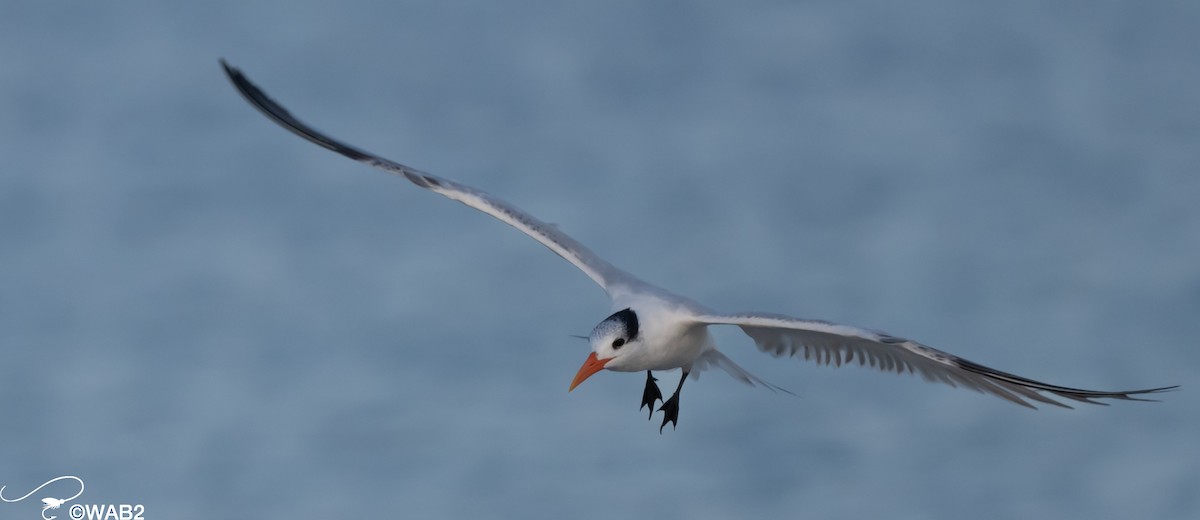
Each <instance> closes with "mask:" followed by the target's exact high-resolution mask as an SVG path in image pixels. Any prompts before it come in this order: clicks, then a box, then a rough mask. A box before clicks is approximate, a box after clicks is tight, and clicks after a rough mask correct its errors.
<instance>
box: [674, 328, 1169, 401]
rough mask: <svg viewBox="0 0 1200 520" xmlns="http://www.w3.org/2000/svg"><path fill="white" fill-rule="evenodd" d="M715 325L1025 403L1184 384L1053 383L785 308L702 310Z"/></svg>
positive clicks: (821, 358) (763, 344)
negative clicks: (1108, 387)
mask: <svg viewBox="0 0 1200 520" xmlns="http://www.w3.org/2000/svg"><path fill="white" fill-rule="evenodd" d="M696 321H698V322H700V323H706V324H709V325H736V326H738V327H740V328H741V329H742V331H743V332H745V333H746V334H747V335H748V336H750V338H751V339H753V340H754V343H755V344H756V345H757V346H758V349H759V350H761V351H763V352H766V353H768V354H771V355H772V356H775V357H803V358H804V359H805V360H809V361H815V362H817V363H818V364H822V365H834V366H841V365H842V364H851V363H858V364H859V365H861V366H869V367H872V368H877V369H879V370H882V371H884V372H896V373H898V374H903V373H905V372H909V373H912V374H917V375H920V376H921V377H922V378H924V379H925V380H926V381H930V382H934V383H943V384H947V385H950V386H953V387H963V388H969V389H972V390H976V391H978V392H982V393H985V394H991V395H994V396H996V397H999V398H1001V399H1005V400H1008V401H1011V402H1013V403H1016V404H1019V405H1021V406H1026V407H1029V408H1035V407H1034V406H1033V405H1032V404H1030V401H1034V402H1037V403H1043V404H1051V405H1055V406H1061V407H1064V408H1070V406H1067V405H1066V404H1064V403H1061V402H1059V401H1056V400H1054V399H1051V398H1049V397H1047V396H1046V395H1043V394H1052V395H1054V396H1057V397H1060V398H1065V399H1070V400H1073V401H1079V402H1084V403H1091V404H1106V403H1103V402H1100V401H1097V399H1123V400H1129V401H1152V399H1146V398H1144V397H1140V396H1142V395H1146V394H1155V393H1159V392H1166V391H1169V390H1174V389H1176V388H1178V386H1166V387H1161V388H1148V389H1143V390H1124V391H1098V390H1084V389H1079V388H1070V387H1065V386H1058V385H1051V384H1048V383H1043V382H1040V381H1035V380H1033V379H1029V378H1026V377H1021V376H1018V375H1015V374H1010V373H1008V372H1002V371H1000V370H996V369H993V368H989V367H986V366H984V365H980V364H978V363H975V362H972V361H969V360H966V359H963V358H960V357H958V356H955V355H953V354H950V353H948V352H943V351H941V350H938V349H935V348H932V347H928V346H925V345H922V344H920V343H917V342H915V341H912V340H908V339H904V338H901V337H898V336H892V335H890V334H887V333H883V332H879V331H874V330H869V329H863V328H859V327H852V326H848V325H839V324H836V323H830V322H827V321H820V320H802V319H798V318H792V317H790V316H784V315H780V314H765V313H745V314H733V315H711V316H698V317H696Z"/></svg>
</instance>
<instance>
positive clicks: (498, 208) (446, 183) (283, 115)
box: [221, 60, 657, 299]
mask: <svg viewBox="0 0 1200 520" xmlns="http://www.w3.org/2000/svg"><path fill="white" fill-rule="evenodd" d="M221 66H222V67H223V68H224V69H225V74H226V75H228V76H229V81H230V82H232V83H233V86H234V88H236V89H237V91H238V92H239V93H241V95H242V97H244V98H246V101H249V102H250V104H251V105H254V108H257V109H258V110H259V111H260V112H262V113H263V114H264V115H266V116H267V117H268V118H270V119H271V120H272V121H274V122H276V123H278V124H279V125H280V126H282V127H284V128H286V129H288V130H290V131H292V133H294V134H296V135H299V136H300V137H303V138H305V139H307V140H309V141H311V142H313V143H315V144H318V145H320V146H322V147H325V148H327V149H329V150H332V151H334V152H337V153H340V154H342V155H344V156H346V157H349V158H351V159H354V160H356V161H358V162H362V163H366V164H368V165H370V166H374V167H376V168H379V169H381V170H383V171H386V172H388V173H390V174H392V175H399V176H403V177H404V178H406V179H408V180H409V181H411V182H412V183H413V184H416V185H417V186H420V187H422V188H425V189H427V190H429V191H432V192H434V193H437V194H439V195H442V196H444V197H446V198H449V199H452V200H457V201H459V202H461V203H463V204H466V205H467V206H470V207H472V208H475V209H477V210H479V211H482V212H484V213H487V214H488V215H491V216H493V217H495V218H496V219H498V220H500V221H501V222H504V223H505V224H508V225H510V226H512V227H514V228H517V229H518V230H520V231H521V232H522V233H525V234H526V235H529V236H530V237H532V238H533V239H534V240H537V241H538V242H540V243H541V244H542V245H544V246H546V247H547V248H549V249H550V250H551V251H553V252H554V254H556V255H558V256H561V257H562V258H563V259H565V260H566V261H568V262H571V264H572V265H574V266H575V267H578V268H579V270H581V271H583V274H586V275H587V276H588V278H591V279H592V281H594V282H596V284H597V285H599V286H600V288H601V289H604V292H605V293H607V294H608V295H609V297H610V298H614V299H615V298H616V297H618V296H620V295H623V294H627V293H631V292H634V291H635V290H637V289H645V288H652V287H653V286H650V285H649V284H647V283H645V282H643V281H641V280H639V279H638V278H637V277H635V276H633V275H631V274H629V273H626V272H625V271H622V270H620V269H617V268H616V267H614V266H613V265H612V264H610V263H608V262H607V261H605V260H604V259H603V258H600V257H599V256H597V255H596V254H595V253H593V252H592V251H591V250H589V249H588V248H587V247H584V245H583V244H580V243H579V242H577V241H576V240H575V239H573V238H571V237H570V236H567V234H566V233H563V232H562V231H559V230H558V228H556V227H555V226H553V225H550V224H547V223H545V222H542V221H541V220H538V219H537V218H534V217H533V216H532V215H530V214H528V213H525V212H524V211H521V210H520V209H518V208H517V207H516V206H513V205H512V204H509V203H507V202H505V201H503V200H500V199H498V198H496V197H493V196H492V195H489V194H488V193H486V192H484V191H483V190H479V189H476V188H473V187H471V186H467V185H465V184H461V183H458V182H454V181H452V180H449V179H444V178H441V177H437V176H435V175H430V174H428V173H425V172H423V171H420V170H418V169H416V168H412V167H409V166H405V165H403V164H400V163H398V162H395V161H392V160H389V159H385V158H383V157H380V156H378V155H375V154H372V153H369V152H366V151H363V150H360V149H358V148H355V147H353V146H350V145H347V144H345V143H342V142H341V141H338V140H336V139H333V138H332V137H329V136H327V135H325V134H322V133H321V132H318V131H317V130H316V129H314V128H313V127H311V126H308V125H306V124H304V123H303V122H301V121H300V120H299V119H296V118H295V117H294V116H292V114H291V113H289V112H288V111H287V109H285V108H283V106H282V105H280V104H279V103H276V102H275V101H274V100H273V99H271V98H270V97H268V96H267V95H266V93H264V92H263V91H262V90H261V89H259V88H258V87H257V86H256V85H254V84H253V83H251V82H250V80H249V79H247V78H246V75H245V74H243V73H242V71H240V70H238V69H237V68H235V67H232V66H230V65H229V64H228V63H226V62H225V60H221ZM655 289H657V288H655Z"/></svg>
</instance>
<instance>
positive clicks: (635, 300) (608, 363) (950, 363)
mask: <svg viewBox="0 0 1200 520" xmlns="http://www.w3.org/2000/svg"><path fill="white" fill-rule="evenodd" d="M221 63H222V66H223V67H224V69H225V72H226V74H227V75H228V76H229V79H230V81H231V82H232V83H233V85H234V86H235V87H236V88H237V90H238V92H240V93H241V94H242V96H243V97H245V98H246V100H247V101H249V102H250V103H251V104H252V105H254V106H255V107H256V108H258V109H259V110H260V111H261V112H262V113H263V114H264V115H266V116H267V117H269V118H270V119H272V120H273V121H275V122H276V123H278V124H280V125H281V126H283V127H284V128H286V129H288V130H290V131H292V132H293V133H295V134H297V135H299V136H301V137H303V138H305V139H307V140H309V141H311V142H313V143H315V144H318V145H320V146H323V147H325V148H327V149H329V150H332V151H334V152H337V153H340V154H342V155H345V156H347V157H349V158H351V159H354V160H356V161H359V162H363V163H366V164H368V165H370V166H373V167H376V168H379V169H382V170H384V171H386V172H388V173H391V174H393V175H398V176H402V177H404V178H406V179H408V180H409V181H411V182H412V183H414V184H416V185H417V186H420V187H422V188H425V189H428V190H430V191H433V192H435V193H437V194H439V195H442V196H445V197H447V198H450V199H452V200H456V201H459V202H461V203H463V204H465V205H467V206H470V207H471V208H474V209H476V210H479V211H482V212H484V213H487V214H488V215H491V216H493V217H495V218H497V219H499V220H500V221H502V222H505V223H507V224H509V225H510V226H512V227H514V228H516V229H518V230H519V231H521V232H523V233H525V234H526V235H529V236H530V237H531V238H533V239H534V240H537V241H538V242H540V243H541V244H542V245H544V246H546V247H547V248H549V249H550V250H551V251H552V252H554V253H555V254H557V255H559V256H560V257H562V258H563V259H565V260H567V261H568V262H570V263H572V264H573V265H575V266H576V267H578V268H579V269H580V270H581V271H583V273H584V274H585V275H587V276H588V277H589V278H591V279H592V280H593V281H595V282H596V284H597V285H599V286H600V288H601V289H603V290H604V291H605V293H607V294H608V296H609V298H610V299H611V301H612V309H613V311H614V314H613V315H612V316H610V317H609V318H607V319H605V320H604V321H602V322H600V324H599V325H597V326H596V328H595V329H594V330H593V331H592V334H591V335H590V336H589V338H588V339H589V342H590V344H591V347H592V354H591V355H590V356H589V357H588V359H587V361H585V362H584V365H583V367H581V368H580V370H579V373H578V374H576V377H575V380H574V381H573V382H572V383H571V386H570V388H571V389H574V388H575V386H576V385H578V384H579V383H581V382H582V381H583V380H585V379H587V378H588V377H590V376H591V375H592V374H594V373H596V372H598V371H600V370H610V371H618V372H640V371H647V387H646V393H645V394H644V396H643V406H646V405H647V404H649V405H650V407H651V413H653V406H654V402H655V401H656V400H662V396H661V393H660V392H659V391H658V388H657V386H656V385H655V384H654V381H655V379H654V378H653V376H652V375H650V371H662V370H674V369H682V371H683V374H684V376H683V377H682V378H681V379H680V381H679V385H680V387H682V386H683V382H684V381H685V380H686V379H687V375H688V374H696V373H698V372H700V371H703V370H707V369H712V368H720V369H722V370H723V371H725V372H726V373H728V374H729V375H731V376H733V377H734V378H735V379H737V380H739V381H742V382H744V383H747V384H750V385H761V386H765V387H767V388H771V389H774V390H782V389H780V388H779V387H776V386H774V385H772V384H769V383H766V382H765V381H763V380H761V379H759V378H758V377H755V376H754V375H753V374H750V373H749V372H747V371H745V370H744V369H742V368H741V367H739V366H738V365H737V364H735V363H734V362H733V361H732V360H730V359H729V358H728V357H726V356H725V355H724V354H723V353H721V351H719V350H717V347H716V344H715V342H714V341H713V337H712V335H711V333H710V332H709V330H708V327H709V326H711V325H734V326H737V327H740V328H741V329H742V331H743V332H745V333H746V334H747V335H748V336H750V338H751V339H753V340H754V343H755V344H756V345H757V346H758V348H759V350H762V351H764V352H767V353H769V354H771V355H774V356H776V357H783V356H786V357H793V356H802V357H803V358H804V359H806V360H813V361H816V362H818V363H821V364H833V365H841V364H843V363H855V362H856V363H858V364H860V365H864V366H866V365H869V366H871V367H875V368H878V369H881V370H885V371H894V372H899V373H902V372H905V371H908V372H912V373H917V374H920V375H921V376H923V377H924V378H925V379H926V380H929V381H934V382H941V383H946V384H949V385H951V386H959V385H961V386H965V387H967V388H972V389H974V390H978V391H980V392H983V393H989V394H993V395H995V396H998V397H1001V398H1003V399H1007V400H1009V401H1012V402H1014V403H1017V404H1020V405H1023V406H1028V407H1030V408H1033V406H1032V405H1030V404H1029V403H1028V402H1027V401H1026V400H1027V399H1028V400H1031V401H1037V402H1042V403H1047V404H1054V405H1057V406H1063V407H1067V408H1069V406H1067V405H1065V404H1062V403H1060V402H1058V401H1055V400H1053V399H1050V398H1048V397H1046V396H1044V395H1041V393H1049V394H1054V395H1057V396H1059V397H1063V398H1067V399H1072V400H1076V401H1082V402H1088V403H1095V404H1104V403H1098V402H1097V401H1095V399H1125V400H1147V399H1142V398H1138V397H1134V396H1135V395H1139V394H1150V393H1157V392H1162V391H1166V390H1171V389H1174V388H1176V387H1162V388H1151V389H1145V390H1129V391H1116V392H1105V391H1095V390H1082V389H1077V388H1068V387H1062V386H1056V385H1050V384H1046V383H1041V382H1038V381H1034V380H1032V379H1027V378H1024V377H1021V376H1016V375H1013V374H1009V373H1007V372H1001V371H999V370H995V369H991V368H988V367H985V366H983V365H979V364H977V363H973V362H971V361H968V360H965V359H962V358H959V357H957V356H954V355H953V354H949V353H946V352H943V351H940V350H937V349H934V348H931V347H928V346H925V345H922V344H920V343H917V342H915V341H911V340H907V339H904V338H900V337H897V336H892V335H890V334H885V333H882V332H878V331H873V330H869V329H864V328H859V327H854V326H849V325H839V324H836V323H829V322H825V321H819V320H803V319H798V318H793V317H790V316H784V315H780V314H766V313H739V314H721V313H717V312H714V311H712V310H710V309H708V308H707V307H705V306H703V305H701V304H699V303H697V302H695V301H693V300H691V299H688V298H685V297H682V296H679V295H676V294H674V293H671V292H670V291H667V290H665V289H662V288H660V287H656V286H654V285H651V284H648V283H646V282H644V281H642V280H640V279H638V278H637V277H635V276H633V275H631V274H629V273H627V272H625V271H622V270H620V269H618V268H616V267H614V266H613V265H612V264H610V263H608V262H607V261H605V260H604V259H603V258H601V257H599V256H598V255H596V254H595V253H593V252H592V251H591V250H589V249H588V248H587V247H585V246H584V245H583V244H580V243H579V242H577V241H576V240H575V239H573V238H571V237H570V236H568V235H567V234H565V233H563V232H562V231H561V230H559V229H558V228H557V227H556V226H553V225H550V224H546V223H545V222H542V221H541V220H538V219H537V218H535V217H533V216H532V215H529V214H528V213H525V212H523V211H521V210H520V209H518V208H516V207H515V206H513V205H511V204H509V203H507V202H505V201H503V200H500V199H498V198H496V197H493V196H492V195H490V194H488V193H486V192H484V191H482V190H479V189H476V188H473V187H471V186H467V185H465V184H461V183H458V182H455V181H452V180H449V179H444V178H442V177H438V176H435V175H431V174H428V173H425V172H422V171H420V170H417V169H415V168H411V167H409V166H405V165H403V164H400V163H397V162H395V161H391V160H388V159H385V158H383V157H380V156H377V155H374V154H371V153H368V152H365V151H362V150H360V149H358V148H355V147H352V146H349V145H346V144H344V143H342V142H340V141H337V140H335V139H333V138H330V137H328V136H326V135H324V134H322V133H320V132H318V131H316V130H315V129H313V128H312V127H309V126H308V125H306V124H304V123H302V122H300V121H299V120H298V119H296V118H295V117H293V116H292V115H291V114H290V113H289V112H288V111H287V110H286V109H284V108H283V106H281V105H279V104H278V103H276V102H275V101H274V100H272V99H271V98H269V97H267V95H266V94H265V93H263V92H262V90H260V89H259V88H258V87H256V86H255V85H254V84H253V83H251V82H250V81H249V80H248V79H247V78H246V77H245V76H244V75H243V74H242V73H241V72H240V71H238V70H237V69H235V68H233V67H230V66H229V65H228V64H226V63H225V62H224V61H222V62H221ZM678 394H679V389H678V388H677V389H676V391H675V394H674V395H672V396H671V398H670V399H667V400H663V407H662V408H660V410H664V412H665V418H664V420H663V426H666V423H667V422H672V423H674V422H675V417H676V415H677V413H678ZM660 431H661V428H660Z"/></svg>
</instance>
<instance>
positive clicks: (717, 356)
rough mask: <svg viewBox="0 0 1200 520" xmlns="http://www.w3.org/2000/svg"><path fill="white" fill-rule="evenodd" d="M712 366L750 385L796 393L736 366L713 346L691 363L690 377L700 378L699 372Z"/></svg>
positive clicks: (789, 393)
mask: <svg viewBox="0 0 1200 520" xmlns="http://www.w3.org/2000/svg"><path fill="white" fill-rule="evenodd" d="M712 368H719V369H721V370H724V371H725V373H726V374H729V376H730V377H732V378H734V379H737V380H738V381H741V382H743V383H746V384H747V385H750V386H762V387H765V388H767V389H768V390H771V391H772V392H783V393H785V394H788V395H796V394H794V393H792V392H791V391H790V390H788V389H786V388H783V387H780V386H776V385H773V384H771V383H768V382H766V381H763V380H762V378H760V377H758V376H756V375H754V374H751V373H750V372H747V371H746V369H744V368H742V367H740V366H738V364H737V363H734V362H733V360H732V359H729V358H728V357H725V354H722V353H721V351H719V350H717V349H715V348H710V349H708V350H706V351H704V353H703V354H700V357H698V358H696V361H695V362H694V363H693V364H692V370H691V376H692V378H694V379H697V380H698V379H700V372H703V371H705V370H709V369H712Z"/></svg>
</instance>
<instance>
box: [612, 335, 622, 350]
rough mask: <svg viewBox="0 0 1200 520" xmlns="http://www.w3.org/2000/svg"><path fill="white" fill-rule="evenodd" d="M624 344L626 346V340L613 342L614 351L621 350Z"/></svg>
mask: <svg viewBox="0 0 1200 520" xmlns="http://www.w3.org/2000/svg"><path fill="white" fill-rule="evenodd" d="M624 344H625V338H617V339H615V340H613V348H614V349H617V348H621V345H624Z"/></svg>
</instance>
